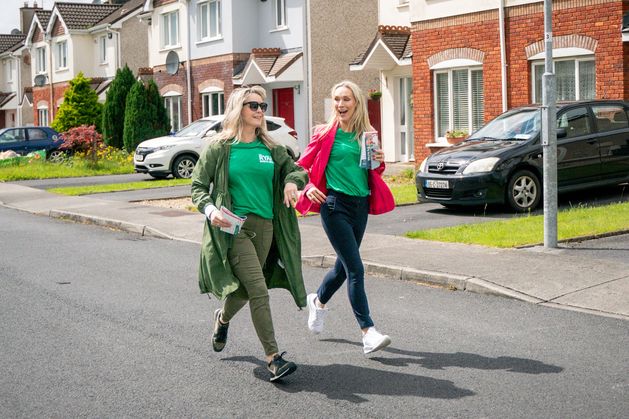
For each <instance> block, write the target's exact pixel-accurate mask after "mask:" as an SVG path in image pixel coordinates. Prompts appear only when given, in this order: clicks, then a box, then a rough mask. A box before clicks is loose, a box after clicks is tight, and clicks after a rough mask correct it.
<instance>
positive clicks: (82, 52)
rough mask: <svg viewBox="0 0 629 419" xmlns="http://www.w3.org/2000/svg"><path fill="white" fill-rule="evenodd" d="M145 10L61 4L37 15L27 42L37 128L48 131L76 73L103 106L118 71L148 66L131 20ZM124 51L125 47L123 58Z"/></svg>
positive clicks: (117, 4)
mask: <svg viewBox="0 0 629 419" xmlns="http://www.w3.org/2000/svg"><path fill="white" fill-rule="evenodd" d="M143 4H144V0H127V1H113V0H110V1H108V2H107V3H103V4H88V3H61V2H60V3H55V4H54V6H53V8H52V10H43V9H36V10H35V12H34V16H33V19H32V21H31V24H30V27H29V30H28V33H27V35H26V39H25V47H26V48H27V49H28V50H29V55H30V56H31V57H32V58H31V75H30V79H31V80H32V82H33V88H32V104H33V119H34V124H35V125H50V123H51V122H52V121H53V119H54V117H55V115H56V111H57V109H58V108H59V106H60V105H61V103H62V102H63V96H64V92H65V90H66V89H67V88H68V86H69V81H70V80H72V79H73V78H74V77H75V76H76V75H77V74H78V73H79V72H83V74H84V75H85V77H87V78H90V79H91V81H92V88H93V89H94V90H95V91H96V93H97V94H98V95H99V99H100V100H101V101H104V95H105V91H106V89H107V87H108V86H109V83H110V82H111V80H112V79H113V77H114V76H115V74H116V70H117V69H118V68H120V67H122V66H124V64H125V63H127V62H128V63H129V64H130V65H131V66H132V67H133V68H134V69H136V68H140V67H145V66H146V56H147V54H146V42H145V38H144V37H143V36H142V37H140V38H138V37H137V29H138V25H139V22H138V21H137V19H135V15H136V14H137V13H139V12H140V10H141V7H142V5H143ZM139 28H142V26H139ZM129 40H132V41H131V42H129ZM143 41H144V44H143V43H142V42H143ZM123 45H127V48H125V51H124V53H123V52H122V46H123ZM129 45H132V46H129Z"/></svg>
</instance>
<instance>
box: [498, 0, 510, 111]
mask: <svg viewBox="0 0 629 419" xmlns="http://www.w3.org/2000/svg"><path fill="white" fill-rule="evenodd" d="M498 15H499V19H498V20H499V25H500V76H501V78H502V111H503V112H506V110H507V107H508V104H507V52H506V50H507V48H506V45H505V0H500V8H499V11H498Z"/></svg>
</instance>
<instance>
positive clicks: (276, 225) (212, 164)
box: [192, 142, 308, 307]
mask: <svg viewBox="0 0 629 419" xmlns="http://www.w3.org/2000/svg"><path fill="white" fill-rule="evenodd" d="M230 151H231V145H230V143H229V142H215V143H211V144H210V145H208V146H207V147H206V148H205V149H204V151H203V153H202V154H201V156H200V158H199V161H198V162H197V165H196V166H195V168H194V172H193V173H192V202H193V203H194V205H196V207H197V208H198V209H199V211H200V212H201V213H205V207H206V206H207V205H209V204H213V205H214V206H216V208H219V209H220V208H221V206H225V207H226V208H228V209H229V210H232V209H233V208H232V202H231V196H230V194H229V176H228V173H229V155H230ZM270 151H271V157H272V158H273V162H274V165H275V172H274V174H273V244H272V245H271V250H270V251H269V255H268V257H267V259H266V263H265V264H264V266H263V267H262V269H263V272H264V277H265V278H266V284H267V288H269V289H270V288H285V289H287V290H289V291H290V293H291V294H292V296H293V299H294V300H295V303H296V304H297V306H298V307H305V306H306V289H305V287H304V280H303V275H302V271H301V237H300V234H299V225H298V223H297V215H296V213H295V210H294V209H293V208H292V207H289V208H287V207H286V205H284V185H285V184H286V183H288V182H291V183H294V184H296V185H297V188H298V189H303V187H304V185H305V184H306V183H307V182H308V175H307V174H306V172H305V171H304V169H303V168H301V167H299V166H297V165H296V164H295V163H294V162H293V159H292V158H291V157H290V156H289V155H288V153H287V151H286V149H285V148H284V147H283V146H281V145H278V146H275V147H273V148H272V149H271V150H270ZM232 240H233V236H232V235H230V234H227V233H224V232H222V231H221V230H220V228H218V227H215V226H212V225H211V224H210V221H209V220H207V219H206V221H205V226H204V229H203V239H202V241H201V261H200V266H199V287H200V288H201V293H204V294H205V293H212V294H214V295H215V296H216V297H218V298H220V299H224V298H225V297H227V295H229V294H231V293H232V292H234V291H236V290H237V289H238V287H239V286H240V282H239V281H238V279H237V278H236V277H235V276H234V275H233V273H232V269H231V266H230V264H229V260H228V258H227V251H228V250H229V248H230V247H231V244H232ZM280 260H281V262H280Z"/></svg>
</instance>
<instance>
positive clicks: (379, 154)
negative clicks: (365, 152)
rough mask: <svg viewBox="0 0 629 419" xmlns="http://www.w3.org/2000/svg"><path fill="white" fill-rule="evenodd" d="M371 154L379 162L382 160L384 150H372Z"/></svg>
mask: <svg viewBox="0 0 629 419" xmlns="http://www.w3.org/2000/svg"><path fill="white" fill-rule="evenodd" d="M371 156H372V158H373V159H374V160H377V161H379V162H380V163H383V162H384V151H382V149H377V150H374V151H373V154H372V155H371Z"/></svg>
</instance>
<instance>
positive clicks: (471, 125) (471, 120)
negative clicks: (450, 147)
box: [432, 65, 485, 138]
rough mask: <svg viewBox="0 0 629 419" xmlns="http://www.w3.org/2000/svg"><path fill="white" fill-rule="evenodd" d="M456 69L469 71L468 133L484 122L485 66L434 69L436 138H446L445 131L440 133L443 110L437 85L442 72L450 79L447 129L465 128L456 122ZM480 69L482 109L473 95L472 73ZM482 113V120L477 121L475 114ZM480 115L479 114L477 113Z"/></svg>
mask: <svg viewBox="0 0 629 419" xmlns="http://www.w3.org/2000/svg"><path fill="white" fill-rule="evenodd" d="M455 71H466V72H467V98H466V99H467V106H468V109H467V127H466V128H464V129H465V130H466V131H467V132H468V134H471V133H472V132H474V131H475V130H477V129H478V128H480V127H481V126H482V125H483V123H484V113H485V89H484V85H485V78H484V77H485V74H484V71H483V66H482V65H471V66H465V67H451V68H444V69H439V70H433V76H432V83H433V87H434V94H433V95H434V96H433V100H434V114H435V116H434V124H435V126H434V136H435V138H445V132H443V133H440V129H441V124H440V122H441V112H440V97H439V91H438V85H437V78H438V77H439V75H441V74H447V77H448V80H447V86H448V94H447V99H448V127H447V129H446V131H451V130H460V129H463V128H462V127H456V126H455V124H454V116H455V115H454V113H455V110H454V99H455V97H454V89H453V82H454V81H453V73H454V72H455ZM478 71H480V73H481V76H482V78H481V81H482V84H481V86H480V87H481V91H480V93H481V97H480V105H481V109H480V110H479V111H477V110H476V107H477V106H476V105H475V103H476V100H475V97H474V95H473V93H474V92H473V90H474V83H473V82H474V80H473V76H472V73H473V72H478ZM479 113H480V120H479V121H475V114H479ZM477 116H478V115H477Z"/></svg>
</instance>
